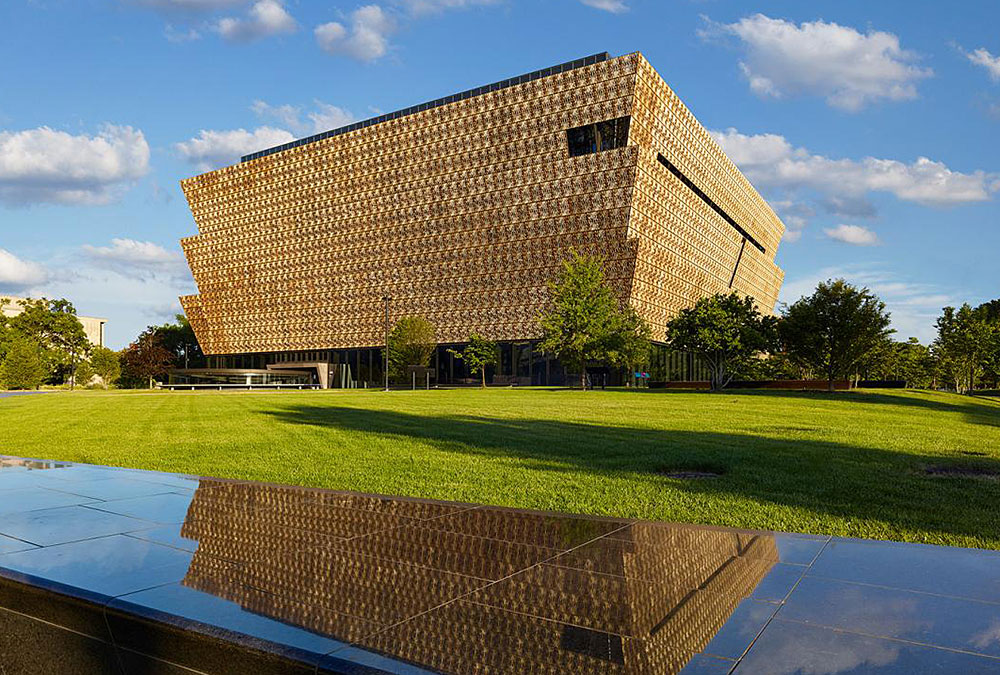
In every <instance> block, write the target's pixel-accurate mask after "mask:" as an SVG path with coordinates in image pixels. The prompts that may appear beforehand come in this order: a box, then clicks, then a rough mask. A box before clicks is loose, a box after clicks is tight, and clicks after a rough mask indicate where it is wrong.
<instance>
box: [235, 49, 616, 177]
mask: <svg viewBox="0 0 1000 675" xmlns="http://www.w3.org/2000/svg"><path fill="white" fill-rule="evenodd" d="M609 58H611V56H610V55H609V54H608V53H607V52H601V53H599V54H592V55H590V56H585V57H583V58H582V59H576V60H574V61H567V62H566V63H560V64H559V65H557V66H549V67H548V68H542V69H541V70H535V71H533V72H530V73H525V74H524V75H518V76H516V77H509V78H507V79H506V80H500V81H499V82H493V83H492V84H484V85H483V86H481V87H476V88H475V89H468V90H466V91H463V92H459V93H457V94H452V95H450V96H443V97H441V98H437V99H434V100H433V101H428V102H427V103H419V104H417V105H412V106H410V107H409V108H403V109H402V110H396V111H394V112H390V113H385V114H384V115H379V116H378V117H372V118H370V119H367V120H362V121H360V122H354V123H353V124H348V125H347V126H343V127H339V128H337V129H331V130H330V131H324V132H322V133H319V134H314V135H312V136H306V137H305V138H300V139H298V140H295V141H289V142H288V143H282V144H281V145H276V146H274V147H273V148H267V149H266V150H258V151H257V152H252V153H250V154H249V155H243V157H241V158H240V162H241V163H242V162H249V161H250V160H252V159H259V158H261V157H266V156H267V155H273V154H274V153H276V152H282V151H283V150H291V149H292V148H297V147H299V146H300V145H306V144H307V143H315V142H316V141H321V140H323V139H324V138H330V137H331V136H339V135H340V134H346V133H348V132H351V131H357V130H358V129H363V128H365V127H370V126H373V125H375V124H381V123H382V122H388V121H389V120H395V119H399V118H400V117H406V116H407V115H412V114H414V113H418V112H423V111H424V110H430V109H431V108H437V107H439V106H443V105H447V104H449V103H455V102H457V101H464V100H465V99H467V98H472V97H473V96H481V95H483V94H488V93H489V92H491V91H498V90H500V89H507V88H508V87H513V86H515V85H518V84H523V83H525V82H531V81H533V80H538V79H540V78H543V77H549V76H550V75H556V74H558V73H565V72H566V71H569V70H576V69H577V68H583V67H584V66H592V65H594V64H595V63H601V62H602V61H607V60H608V59H609Z"/></svg>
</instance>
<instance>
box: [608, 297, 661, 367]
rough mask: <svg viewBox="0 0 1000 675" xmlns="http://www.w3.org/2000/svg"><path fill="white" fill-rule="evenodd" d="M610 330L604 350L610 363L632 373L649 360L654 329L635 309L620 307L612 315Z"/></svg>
mask: <svg viewBox="0 0 1000 675" xmlns="http://www.w3.org/2000/svg"><path fill="white" fill-rule="evenodd" d="M609 328H610V330H609V331H608V333H607V338H606V343H605V347H604V348H605V351H606V352H607V357H606V358H607V360H608V361H609V362H610V363H612V364H613V365H616V366H619V367H621V368H627V369H628V370H629V371H630V372H631V371H634V370H635V369H636V368H637V367H639V366H642V365H644V364H645V363H646V362H647V361H648V360H649V346H650V342H651V341H652V339H653V329H652V328H650V327H649V324H648V323H646V321H645V320H644V319H643V318H642V317H641V316H639V313H638V312H636V311H635V308H634V307H631V306H630V305H624V306H622V307H620V308H619V309H618V311H617V312H615V313H614V314H613V315H612V317H611V325H610V327H609Z"/></svg>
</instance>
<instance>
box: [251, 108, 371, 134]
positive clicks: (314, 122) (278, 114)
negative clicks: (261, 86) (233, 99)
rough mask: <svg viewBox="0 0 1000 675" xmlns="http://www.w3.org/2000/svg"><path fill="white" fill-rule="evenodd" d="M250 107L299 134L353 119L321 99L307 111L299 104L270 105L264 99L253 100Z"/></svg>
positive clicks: (321, 129) (315, 132)
mask: <svg viewBox="0 0 1000 675" xmlns="http://www.w3.org/2000/svg"><path fill="white" fill-rule="evenodd" d="M250 109H251V110H253V111H254V112H255V113H256V114H257V115H258V116H260V117H262V118H264V119H272V120H276V121H278V122H280V123H281V124H282V126H284V127H286V128H288V129H290V130H291V131H292V132H294V133H296V134H298V135H300V136H307V135H310V134H318V133H320V132H322V131H329V130H330V129H336V128H338V127H342V126H344V125H347V124H350V123H351V122H353V121H354V119H355V117H354V115H353V114H351V112H350V111H348V110H345V109H343V108H340V107H337V106H335V105H331V104H329V103H323V102H322V101H314V102H313V109H312V110H308V111H306V110H303V108H302V107H301V106H295V105H289V104H287V103H286V104H283V105H271V104H270V103H267V102H266V101H254V102H253V105H252V106H250Z"/></svg>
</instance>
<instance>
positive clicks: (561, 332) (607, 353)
mask: <svg viewBox="0 0 1000 675" xmlns="http://www.w3.org/2000/svg"><path fill="white" fill-rule="evenodd" d="M549 293H550V297H551V301H552V307H551V309H550V310H549V311H547V312H546V313H544V314H543V315H542V316H541V317H540V318H539V323H540V325H541V329H542V341H541V343H540V345H539V347H540V348H541V350H542V351H544V352H546V353H548V354H552V355H554V356H555V357H557V358H558V359H559V360H560V361H562V362H563V364H564V365H565V366H566V368H567V370H570V371H574V370H575V371H577V372H579V373H580V386H581V387H582V388H583V389H586V388H587V364H588V363H590V362H592V361H596V362H601V363H613V364H616V365H623V364H624V363H626V362H628V361H630V360H632V361H634V362H638V360H639V359H641V358H645V354H646V353H648V346H649V342H648V339H649V334H650V333H649V327H648V326H647V325H646V324H645V322H644V321H643V320H642V319H641V318H640V317H639V316H638V314H636V313H635V311H634V310H632V308H630V307H628V306H623V305H622V304H621V303H619V301H618V299H617V298H616V297H615V294H614V292H613V291H612V290H611V288H610V287H608V286H607V285H606V284H605V282H604V272H603V271H602V269H601V262H600V259H599V258H597V257H595V256H591V255H583V254H581V253H579V252H577V251H576V250H571V251H570V255H569V257H568V258H567V259H566V260H564V261H563V264H562V268H561V269H560V270H559V273H558V274H557V275H556V277H555V278H554V279H553V280H551V281H550V282H549Z"/></svg>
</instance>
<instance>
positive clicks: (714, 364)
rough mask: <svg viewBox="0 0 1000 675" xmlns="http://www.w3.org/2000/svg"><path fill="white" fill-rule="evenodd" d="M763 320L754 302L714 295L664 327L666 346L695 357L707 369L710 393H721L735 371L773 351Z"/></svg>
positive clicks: (770, 322)
mask: <svg viewBox="0 0 1000 675" xmlns="http://www.w3.org/2000/svg"><path fill="white" fill-rule="evenodd" d="M776 321H777V319H775V317H773V316H764V315H762V314H761V313H760V311H759V310H758V309H757V306H756V304H755V302H754V299H753V298H751V297H749V296H747V297H740V295H739V294H738V293H729V294H724V293H716V294H715V295H710V296H708V297H705V298H702V299H700V300H698V302H696V303H695V305H694V307H689V308H687V309H682V310H681V311H680V312H679V313H678V314H677V316H675V317H674V318H673V319H671V320H670V322H669V323H668V324H667V346H668V347H670V348H671V349H675V350H677V351H684V352H691V353H694V354H697V355H698V356H699V357H700V358H701V360H702V361H703V362H704V363H705V364H706V365H707V366H708V368H709V371H710V372H711V378H712V380H711V381H712V391H719V390H720V389H723V388H724V387H725V386H726V385H727V384H729V382H730V380H732V378H733V374H734V373H735V372H736V371H737V369H739V368H744V367H746V364H747V362H748V361H749V360H750V359H751V358H753V357H754V356H756V355H757V354H760V353H761V352H765V351H768V350H770V349H772V348H773V346H774V344H775V336H776V333H775V323H776Z"/></svg>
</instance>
